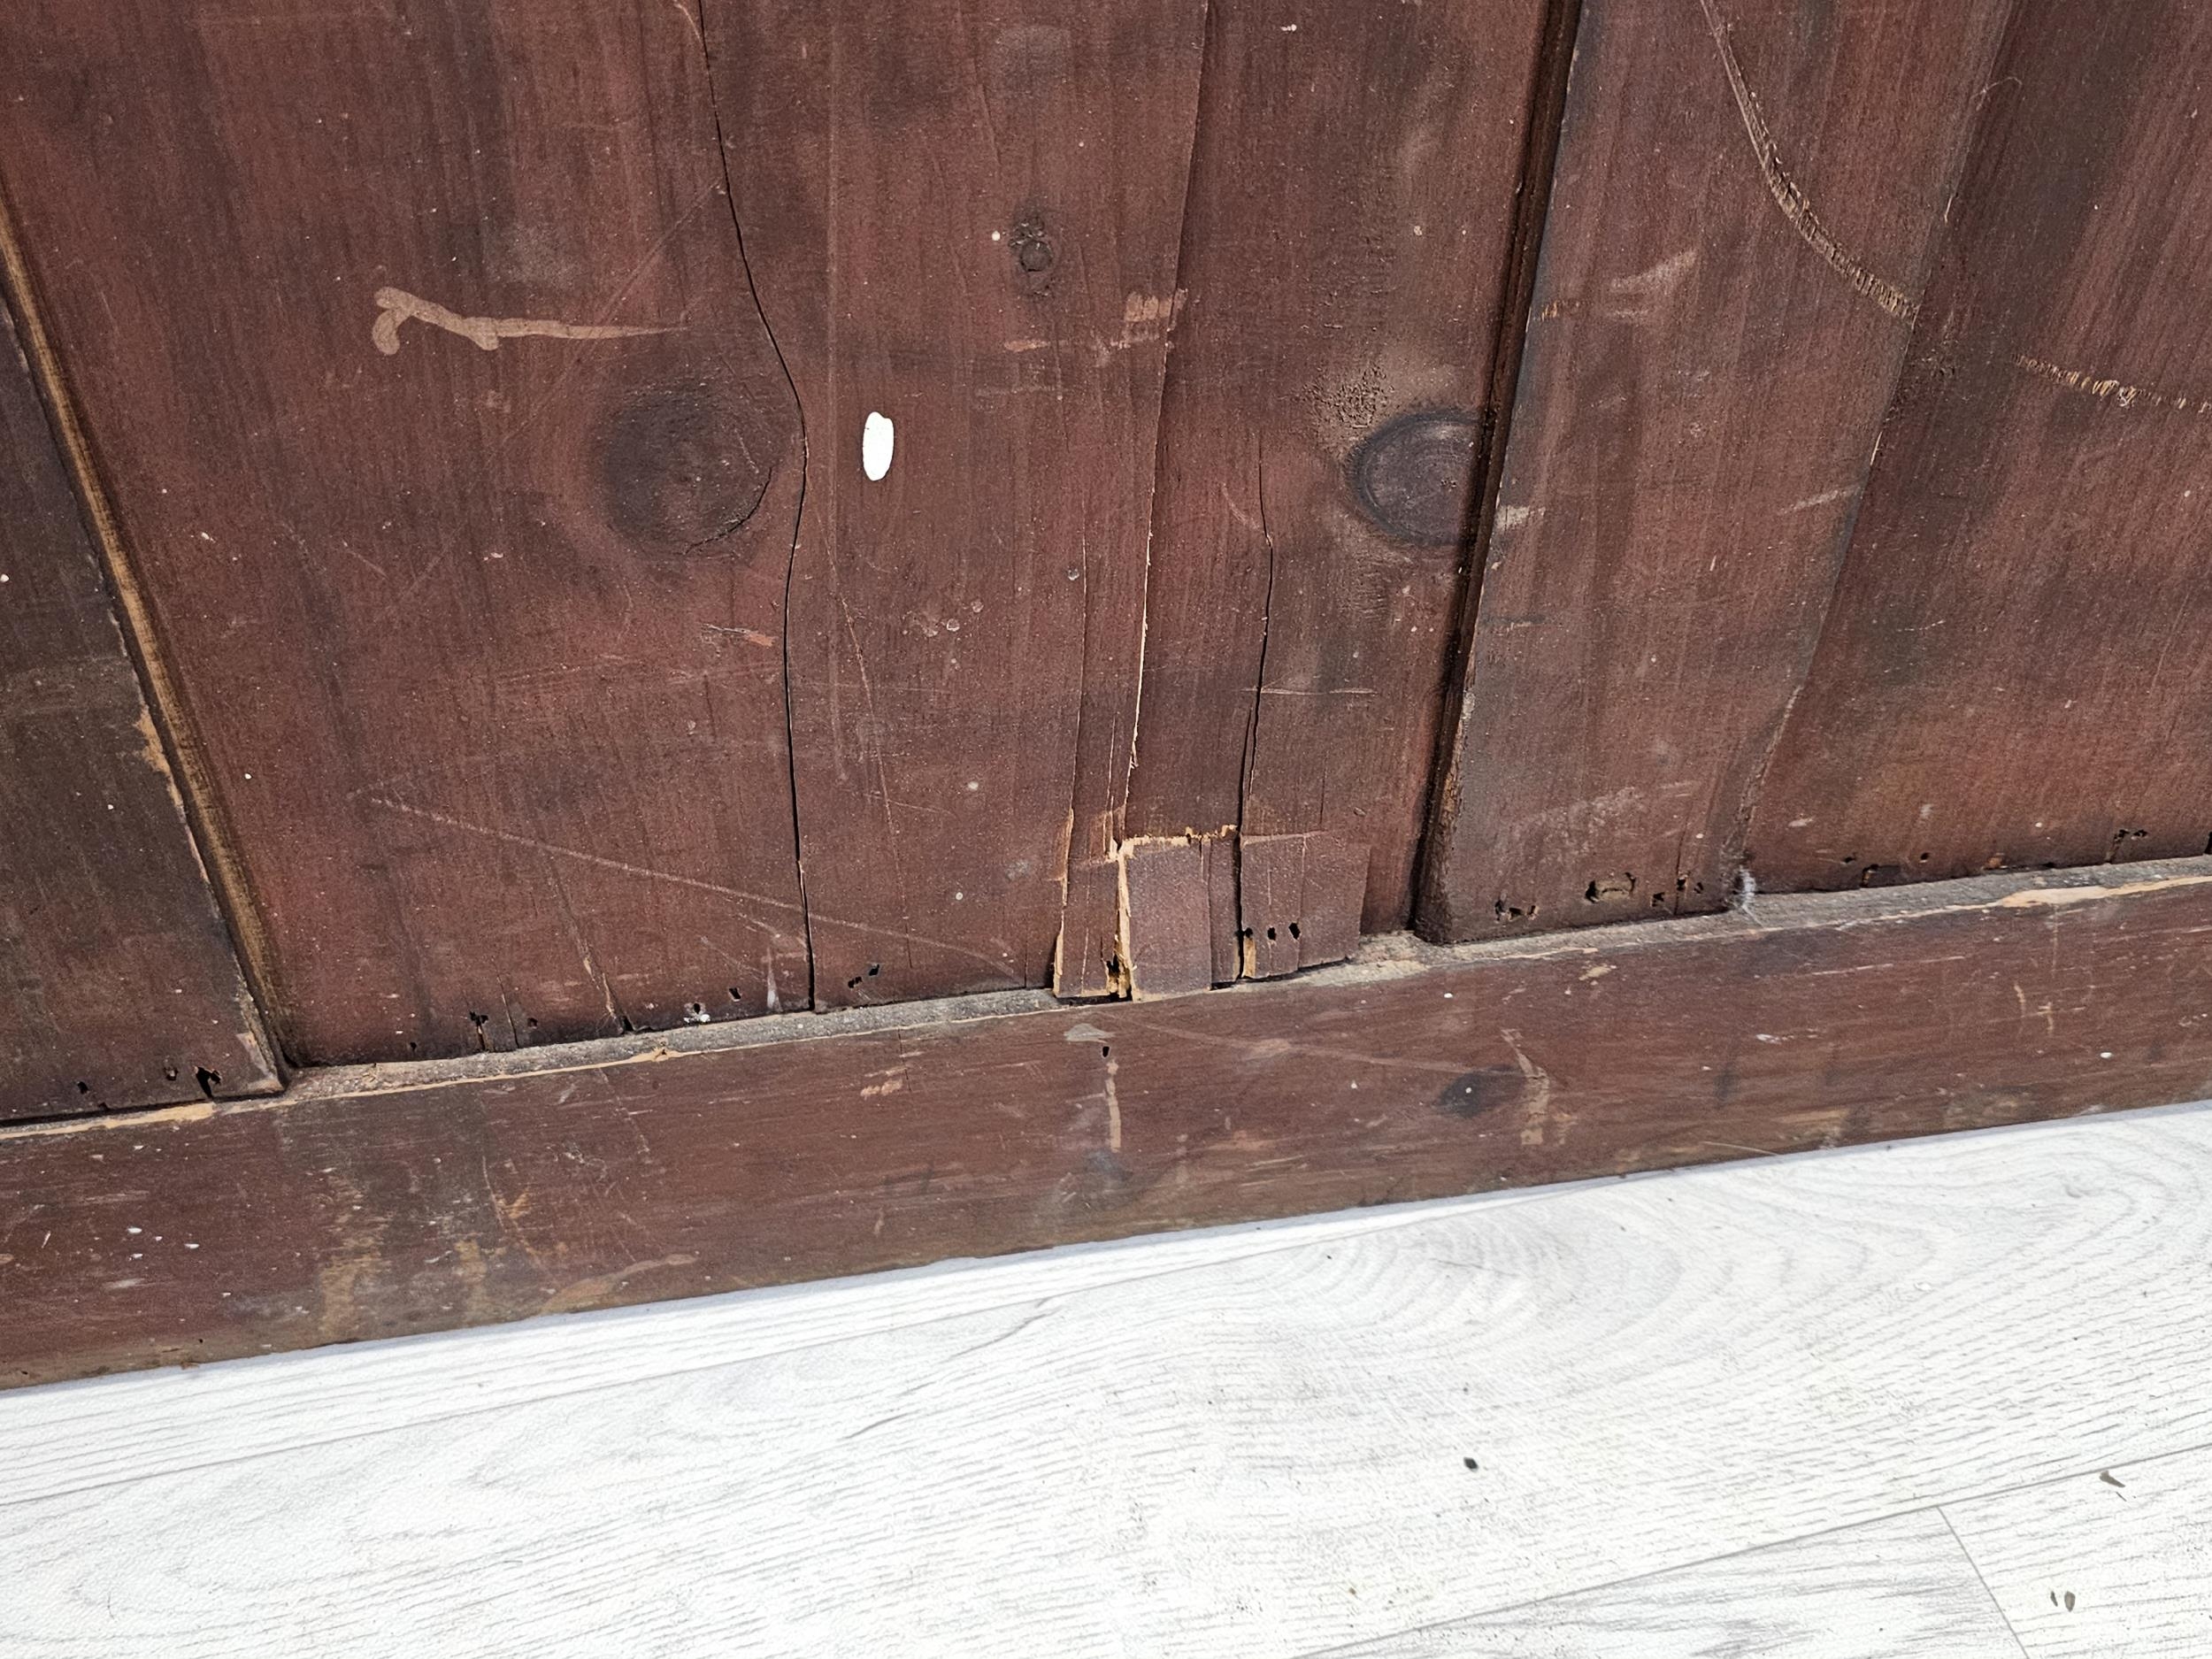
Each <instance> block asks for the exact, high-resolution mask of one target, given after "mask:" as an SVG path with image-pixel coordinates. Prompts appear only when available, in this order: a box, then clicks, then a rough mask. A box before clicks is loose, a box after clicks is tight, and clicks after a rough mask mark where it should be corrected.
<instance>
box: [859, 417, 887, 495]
mask: <svg viewBox="0 0 2212 1659" xmlns="http://www.w3.org/2000/svg"><path fill="white" fill-rule="evenodd" d="M860 470H861V471H862V472H865V473H866V474H867V475H868V478H869V480H870V481H871V482H874V481H876V480H880V479H881V478H882V477H883V476H884V474H885V473H887V472H889V471H890V470H891V417H890V416H888V415H879V414H878V413H876V412H875V411H873V410H870V411H868V420H867V424H866V425H865V426H862V427H861V429H860Z"/></svg>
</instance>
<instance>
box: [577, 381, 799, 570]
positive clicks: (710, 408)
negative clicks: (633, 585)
mask: <svg viewBox="0 0 2212 1659" xmlns="http://www.w3.org/2000/svg"><path fill="white" fill-rule="evenodd" d="M729 401H730V400H729V399H727V398H726V397H723V396H717V393H716V390H715V388H712V387H710V386H706V385H701V384H697V383H693V384H688V385H678V386H665V387H659V388H654V389H652V390H650V391H648V392H644V393H642V394H641V395H639V396H635V397H633V398H631V399H630V400H629V401H628V402H626V403H622V404H620V405H618V407H617V408H616V409H615V410H614V411H612V412H611V414H609V415H608V416H607V417H606V418H605V419H603V421H602V422H601V424H600V426H599V430H598V432H597V434H595V435H596V449H597V458H598V470H599V484H600V494H601V496H602V498H603V503H604V510H605V511H606V515H607V521H608V523H609V524H610V525H611V526H612V527H613V529H614V531H615V533H616V534H618V535H619V536H620V537H621V538H622V539H623V540H624V541H626V542H628V543H630V544H631V545H632V546H633V547H634V548H635V549H637V550H638V551H640V552H641V553H658V554H683V553H695V552H699V551H702V550H703V549H707V548H709V547H710V546H712V544H714V543H715V542H717V541H721V540H722V539H723V538H724V537H726V536H728V535H730V534H733V532H735V531H736V530H737V529H739V528H740V527H741V526H743V524H744V523H745V521H746V520H747V519H749V518H751V517H752V516H753V514H754V512H755V511H757V509H758V508H759V506H760V503H761V498H762V496H763V495H765V494H766V493H767V490H768V478H769V472H770V469H769V468H768V467H766V466H764V465H760V464H758V463H757V462H756V461H755V460H754V459H753V458H752V456H751V454H750V453H749V447H750V446H748V445H747V444H745V443H743V442H739V441H738V439H739V434H741V432H743V430H744V429H745V428H746V427H747V426H749V425H753V424H756V423H754V422H749V421H748V420H747V419H745V415H744V411H739V410H733V409H731V408H729V407H728V406H727V405H728V403H729Z"/></svg>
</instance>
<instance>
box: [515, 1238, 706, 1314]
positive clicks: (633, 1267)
mask: <svg viewBox="0 0 2212 1659" xmlns="http://www.w3.org/2000/svg"><path fill="white" fill-rule="evenodd" d="M698 1259H699V1258H698V1257H697V1256H690V1255H687V1254H685V1253H684V1252H682V1251H678V1252H676V1253H675V1254H673V1255H672V1256H656V1257H655V1258H654V1259H653V1260H651V1261H649V1262H633V1263H630V1264H629V1266H627V1267H618V1268H616V1269H615V1270H614V1271H613V1272H611V1273H595V1274H593V1275H592V1277H590V1278H589V1279H578V1280H577V1281H576V1282H575V1283H574V1284H572V1285H567V1286H563V1287H562V1288H561V1289H559V1290H557V1291H555V1292H554V1293H553V1294H551V1295H550V1296H548V1297H547V1298H546V1299H545V1302H544V1305H543V1306H541V1308H540V1309H539V1310H538V1311H539V1312H540V1313H574V1312H576V1311H578V1310H580V1309H584V1308H590V1307H595V1306H596V1305H597V1304H598V1303H599V1302H600V1301H601V1300H602V1299H603V1298H604V1297H607V1296H610V1295H611V1294H613V1293H614V1292H616V1291H618V1290H619V1289H620V1288H621V1287H622V1284H623V1281H624V1280H625V1279H634V1278H635V1277H636V1276H637V1275H638V1274H640V1273H649V1272H651V1271H653V1270H654V1269H655V1268H657V1267H689V1266H691V1265H692V1263H695V1262H696V1261H697V1260H698Z"/></svg>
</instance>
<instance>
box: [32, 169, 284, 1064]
mask: <svg viewBox="0 0 2212 1659" xmlns="http://www.w3.org/2000/svg"><path fill="white" fill-rule="evenodd" d="M0 304H4V305H5V306H6V307H7V309H8V311H9V313H10V315H11V316H12V318H13V319H14V321H15V324H16V329H17V332H18V334H19V336H20V338H21V340H22V343H23V354H24V357H25V359H26V360H27V363H28V364H29V365H30V371H31V378H32V381H33V383H34V385H35V386H36V388H38V394H39V400H40V402H41V403H43V404H44V406H45V411H46V417H47V419H48V421H49V423H50V425H51V426H52V428H53V431H54V435H55V438H56V441H57V442H58V447H59V448H60V450H61V453H62V457H63V460H64V462H65V465H66V466H67V468H68V471H69V476H70V482H71V484H72V486H73V488H74V489H75V492H76V496H77V503H78V506H79V509H80V511H81V514H82V516H83V518H84V523H85V526H86V528H87V529H88V531H89V532H90V533H91V539H92V544H93V547H94V548H95V549H96V551H97V553H98V555H99V557H100V561H101V565H102V567H103V569H104V572H105V574H106V576H107V579H108V590H109V593H110V594H111V595H112V596H113V599H114V601H115V605H116V611H117V621H118V622H119V625H120V627H121V633H122V636H123V641H124V644H125V646H126V648H127V650H128V652H129V654H130V657H131V662H132V665H133V667H134V669H135V670H136V672H137V675H138V681H139V686H140V688H141V691H142V694H143V695H144V697H145V700H146V707H147V710H148V711H149V712H150V715H151V717H152V719H153V725H154V741H156V742H157V744H158V745H159V747H160V749H161V752H162V754H163V756H164V758H165V764H166V768H167V772H168V780H167V781H168V786H169V788H170V790H171V792H172V794H173V795H174V797H175V799H176V801H177V803H178V806H179V808H180V810H181V811H182V812H183V815H184V820H185V826H186V830H187V833H188V837H189V839H190V841H191V842H192V848H193V851H194V853H195V855H196V857H197V859H198V861H199V864H200V868H201V872H202V873H203V874H204V876H205V877H206V879H207V881H208V885H209V887H210V888H211V891H212V892H213V893H214V895H215V897H216V903H217V907H218V909H219V911H220V913H221V915H222V918H223V921H224V925H225V926H226V927H227V930H228V932H229V933H230V940H231V945H232V948H233V949H234V952H235V954H236V956H237V958H238V964H239V967H240V969H241V971H242V972H243V974H244V976H245V982H246V985H247V987H248V989H249V991H250V993H251V995H250V996H249V997H248V999H247V1000H246V1002H245V1004H244V1005H243V1006H242V1008H241V1009H240V1010H239V1014H240V1018H242V1020H243V1021H244V1022H245V1025H246V1028H247V1029H248V1030H249V1031H250V1032H251V1033H253V1036H254V1039H255V1041H257V1042H258V1043H259V1045H260V1047H261V1049H262V1051H263V1052H264V1053H265V1055H266V1056H268V1058H269V1061H270V1064H271V1065H272V1066H273V1068H274V1069H275V1071H276V1076H277V1080H278V1083H279V1085H281V1084H282V1083H283V1081H284V1080H285V1079H286V1074H287V1069H288V1055H287V1053H286V1047H285V1042H284V1032H283V1029H282V1025H281V1021H280V1019H279V1018H277V1017H276V1014H275V1013H274V1012H273V1010H280V1008H281V1006H282V1004H281V1002H278V1001H275V1000H273V992H274V991H275V990H276V988H277V987H276V984H275V979H274V974H275V967H274V963H273V956H272V953H271V951H270V949H269V945H268V937H267V932H266V930H265V928H264V926H262V921H261V913H260V910H259V908H258V907H257V904H256V903H255V902H254V898H253V895H252V893H251V892H250V890H249V889H248V887H247V886H246V883H245V878H244V872H243V870H242V866H241V865H240V864H239V862H238V859H237V856H236V854H235V853H234V850H233V849H232V845H231V842H230V840H229V837H228V835H227V832H226V830H225V827H224V825H223V822H222V818H221V815H220V811H219V808H218V806H217V805H216V802H215V797H214V792H213V791H212V790H211V788H210V787H209V785H208V779H207V761H206V757H205V756H204V754H203V753H202V752H201V750H200V748H199V745H198V743H197V742H196V740H195V738H194V736H193V733H192V729H191V726H190V723H189V722H188V720H187V718H185V715H184V711H183V703H182V698H181V695H180V692H179V691H178V688H177V687H176V684H175V682H174V680H173V679H172V678H171V676H170V673H169V671H168V667H167V664H166V662H165V658H164V657H163V656H162V654H161V648H160V642H159V640H158V639H157V635H156V634H155V631H154V626H153V617H152V613H151V611H150V609H149V607H148V605H147V603H146V596H145V591H144V589H143V588H142V586H141V584H140V581H139V579H138V574H137V571H136V568H135V567H134V565H133V564H132V562H131V557H130V552H129V549H127V547H126V546H125V545H124V542H123V539H122V537H121V535H120V534H119V533H118V532H117V529H116V524H115V514H114V510H113V508H112V507H111V504H110V503H109V500H108V495H107V490H106V487H105V486H104V484H103V483H102V481H101V478H100V470H99V464H98V460H97V458H96V455H95V453H94V450H93V448H92V444H91V441H90V439H89V437H88V434H87V433H86V431H85V427H84V424H83V422H82V420H81V419H80V418H79V416H78V412H77V406H76V400H75V398H74V397H73V396H72V394H71V392H70V389H69V383H68V379H67V376H66V375H65V373H64V372H63V367H62V363H61V359H60V357H59V356H58V354H57V353H56V351H55V349H54V346H53V342H52V340H51V339H50V337H49V335H48V334H47V331H46V325H45V320H44V318H43V316H42V312H41V309H40V306H39V303H38V296H37V294H36V292H35V288H34V285H33V283H32V280H31V272H30V267H29V265H28V264H27V261H26V260H25V259H24V257H23V248H22V243H21V241H20V239H19V236H18V234H17V231H16V214H15V211H14V207H13V204H12V202H11V201H10V200H9V198H8V195H7V192H6V189H5V187H4V185H0ZM217 1082H218V1084H220V1083H221V1079H217ZM198 1087H199V1088H200V1091H201V1093H202V1094H204V1095H207V1096H208V1097H209V1098H215V1097H216V1095H217V1094H219V1092H220V1091H219V1090H216V1091H211V1089H210V1087H209V1084H208V1080H207V1076H206V1075H205V1074H203V1075H201V1076H200V1077H199V1079H198Z"/></svg>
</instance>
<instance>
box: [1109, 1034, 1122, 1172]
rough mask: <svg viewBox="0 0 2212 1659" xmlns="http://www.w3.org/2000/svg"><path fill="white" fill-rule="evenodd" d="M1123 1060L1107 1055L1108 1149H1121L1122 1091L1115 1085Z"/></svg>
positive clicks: (1110, 1150)
mask: <svg viewBox="0 0 2212 1659" xmlns="http://www.w3.org/2000/svg"><path fill="white" fill-rule="evenodd" d="M1120 1071H1121V1062H1120V1061H1118V1060H1117V1059H1115V1058H1114V1056H1112V1055H1111V1054H1109V1055H1108V1056H1106V1149H1107V1150H1108V1151H1109V1152H1118V1151H1120V1150H1121V1091H1120V1090H1119V1089H1118V1088H1117V1087H1115V1085H1114V1079H1115V1078H1116V1077H1117V1076H1118V1074H1119V1073H1120Z"/></svg>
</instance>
